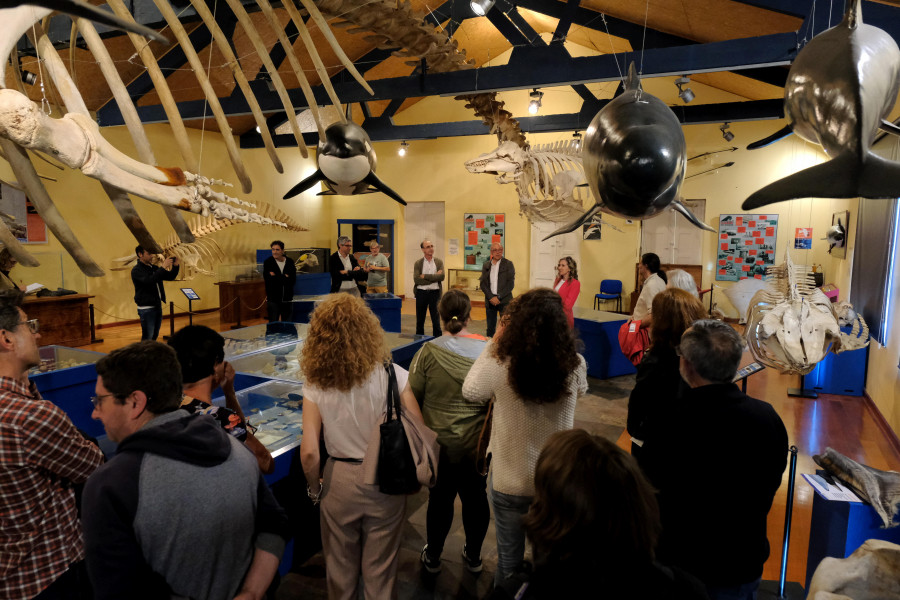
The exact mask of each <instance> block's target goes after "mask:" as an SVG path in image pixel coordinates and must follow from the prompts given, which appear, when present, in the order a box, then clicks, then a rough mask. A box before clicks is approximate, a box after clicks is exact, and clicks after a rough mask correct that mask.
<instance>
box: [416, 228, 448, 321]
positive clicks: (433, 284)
mask: <svg viewBox="0 0 900 600" xmlns="http://www.w3.org/2000/svg"><path fill="white" fill-rule="evenodd" d="M419 247H420V248H421V249H422V255H423V256H422V258H420V259H419V260H417V261H416V263H415V264H414V265H413V285H415V286H416V287H415V289H414V292H415V295H416V335H424V334H425V312H426V311H429V312H431V335H433V336H434V337H440V336H441V317H440V316H439V315H438V301H439V300H440V299H441V293H442V292H443V284H442V283H441V282H442V281H444V263H443V262H441V259H439V258H435V257H434V242H432V241H431V240H422V243H420V244H419Z"/></svg>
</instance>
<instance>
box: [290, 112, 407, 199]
mask: <svg viewBox="0 0 900 600" xmlns="http://www.w3.org/2000/svg"><path fill="white" fill-rule="evenodd" d="M375 162H376V159H375V150H374V149H373V148H372V141H371V140H370V139H369V135H368V134H367V133H366V132H365V131H364V130H363V128H362V127H360V126H359V125H357V124H355V123H350V122H347V123H335V124H334V125H330V126H329V127H328V128H327V129H326V130H325V139H324V140H319V145H318V147H317V148H316V166H317V167H318V169H316V172H315V173H313V174H312V175H310V176H309V177H307V178H306V179H304V180H303V181H301V182H300V183H298V184H297V185H295V186H294V187H292V188H291V189H290V190H288V193H286V194H285V195H284V199H285V200H287V199H288V198H293V197H294V196H296V195H297V194H300V193H303V192H305V191H306V190H308V189H309V188H311V187H312V186H314V185H315V184H317V183H319V182H320V181H321V182H324V183H325V187H327V188H328V190H327V191H324V192H319V194H318V195H319V196H323V195H326V196H328V195H337V196H355V195H356V194H371V193H373V192H381V193H383V194H385V195H386V196H390V197H391V198H393V199H394V200H396V201H397V202H399V203H400V204H403V205H406V201H405V200H404V199H403V198H401V197H400V194H398V193H397V192H395V191H394V190H392V189H391V188H389V187H388V186H387V185H385V183H384V182H383V181H381V180H380V179H379V178H378V176H377V175H375Z"/></svg>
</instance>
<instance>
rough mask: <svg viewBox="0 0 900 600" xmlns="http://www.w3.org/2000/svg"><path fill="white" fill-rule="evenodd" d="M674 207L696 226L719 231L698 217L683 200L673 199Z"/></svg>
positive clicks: (714, 231)
mask: <svg viewBox="0 0 900 600" xmlns="http://www.w3.org/2000/svg"><path fill="white" fill-rule="evenodd" d="M672 208H673V209H675V210H677V211H678V212H680V213H681V214H682V215H684V218H686V219H687V220H688V221H690V222H691V224H692V225H693V226H694V227H699V228H700V229H705V230H706V231H712V232H713V233H718V232H717V231H716V230H715V229H713V228H712V227H710V226H709V225H707V224H706V223H704V222H703V221H701V220H700V219H698V218H697V215H695V214H694V213H692V212H691V210H690V209H689V208H688V207H687V206H685V205H684V204H682V203H681V200H675V201H673V202H672Z"/></svg>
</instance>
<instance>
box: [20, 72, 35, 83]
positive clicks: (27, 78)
mask: <svg viewBox="0 0 900 600" xmlns="http://www.w3.org/2000/svg"><path fill="white" fill-rule="evenodd" d="M36 81H37V75H35V74H34V73H32V72H31V71H24V70H23V71H22V82H23V83H24V84H25V85H34V82H36Z"/></svg>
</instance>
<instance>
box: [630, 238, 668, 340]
mask: <svg viewBox="0 0 900 600" xmlns="http://www.w3.org/2000/svg"><path fill="white" fill-rule="evenodd" d="M638 270H639V271H640V274H641V279H643V281H644V285H643V287H642V288H641V294H640V296H638V299H637V303H636V304H635V305H634V312H633V313H632V314H631V320H632V321H640V322H641V329H646V328H647V327H649V326H650V321H651V319H652V315H653V298H654V297H656V295H657V294H658V293H660V292H661V291H663V290H664V289H666V282H667V278H666V272H665V271H663V270H662V269H661V268H660V262H659V256H657V255H656V254H654V253H652V252H648V253H646V254H644V255H643V256H641V264H640V266H639V267H638Z"/></svg>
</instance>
